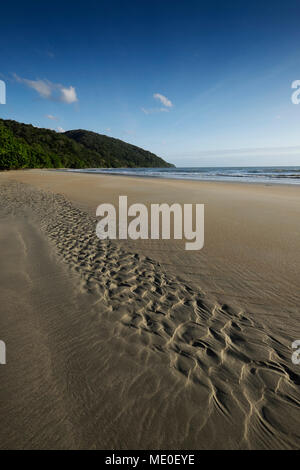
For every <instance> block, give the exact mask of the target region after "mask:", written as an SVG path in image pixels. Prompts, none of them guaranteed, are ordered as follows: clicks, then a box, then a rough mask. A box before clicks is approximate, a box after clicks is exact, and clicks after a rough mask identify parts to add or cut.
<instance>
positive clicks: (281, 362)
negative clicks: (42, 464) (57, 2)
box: [0, 170, 300, 449]
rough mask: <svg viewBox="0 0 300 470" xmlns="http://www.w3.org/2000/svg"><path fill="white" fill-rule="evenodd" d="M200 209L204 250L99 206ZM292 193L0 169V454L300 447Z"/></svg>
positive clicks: (296, 220)
mask: <svg viewBox="0 0 300 470" xmlns="http://www.w3.org/2000/svg"><path fill="white" fill-rule="evenodd" d="M119 195H127V196H128V199H129V203H132V202H144V203H148V204H149V203H152V202H160V203H162V202H167V203H173V202H179V203H187V202H193V203H204V204H205V211H206V217H205V223H206V225H205V247H204V249H203V250H201V251H200V252H187V251H185V250H184V246H183V243H182V242H180V241H158V240H155V241H151V240H144V241H122V242H121V241H118V242H117V241H99V240H98V239H97V237H96V235H95V225H96V219H95V210H96V207H97V205H98V204H100V203H103V202H111V203H115V204H117V200H118V196H119ZM299 196H300V188H297V187H291V186H271V185H268V186H265V185H246V184H243V185H242V184H223V183H202V182H201V183H199V182H187V181H174V180H157V179H146V178H129V177H119V176H107V175H84V174H75V173H57V172H51V171H42V170H34V171H18V172H9V173H1V174H0V239H1V240H0V250H1V268H2V269H1V272H0V299H1V307H0V309H1V316H0V339H2V340H4V341H5V342H6V346H7V364H6V365H2V366H0V377H1V389H0V419H1V427H0V448H2V449H7V448H19V449H20V448H22V449H23V448H25V449H32V448H39V449H52V448H59V449H60V448H64V449H78V448H83V449H90V448H100V449H216V448H218V449H222V448H225V449H226V448H227V449H231V448H232V449H247V448H250V449H264V448H273V449H279V448H288V449H292V448H299V445H300V408H299V404H300V393H299V385H300V375H299V374H300V366H299V365H295V364H293V363H292V361H291V355H292V348H291V343H292V341H294V340H295V339H300V322H299V304H300V292H299V285H300V250H299V247H300V242H299V233H300V204H299Z"/></svg>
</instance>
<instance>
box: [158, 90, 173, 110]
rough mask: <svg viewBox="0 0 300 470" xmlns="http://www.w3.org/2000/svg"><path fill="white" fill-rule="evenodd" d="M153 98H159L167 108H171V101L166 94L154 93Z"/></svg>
mask: <svg viewBox="0 0 300 470" xmlns="http://www.w3.org/2000/svg"><path fill="white" fill-rule="evenodd" d="M153 98H155V99H156V100H159V101H160V102H161V103H162V104H163V105H164V106H166V107H167V108H172V106H173V103H172V101H170V100H169V99H168V98H167V97H166V96H164V95H161V94H160V93H154V95H153Z"/></svg>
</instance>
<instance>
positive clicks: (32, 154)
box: [0, 119, 172, 170]
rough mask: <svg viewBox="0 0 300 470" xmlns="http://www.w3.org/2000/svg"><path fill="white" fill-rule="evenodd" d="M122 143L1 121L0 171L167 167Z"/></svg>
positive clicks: (82, 133)
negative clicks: (19, 169)
mask: <svg viewBox="0 0 300 470" xmlns="http://www.w3.org/2000/svg"><path fill="white" fill-rule="evenodd" d="M169 166H172V165H170V164H169V163H167V162H165V161H164V160H163V159H162V158H160V157H158V156H156V155H154V154H153V153H151V152H148V151H146V150H143V149H141V148H139V147H136V146H134V145H131V144H127V143H126V142H123V141H122V140H118V139H114V138H112V137H108V136H105V135H100V134H96V133H95V132H89V131H85V130H74V131H68V132H64V133H57V132H55V131H52V130H50V129H40V128H37V127H34V126H32V125H30V124H21V123H19V122H16V121H10V120H3V119H0V169H1V170H10V169H18V168H120V167H123V168H124V167H125V168H130V167H131V168H133V167H169Z"/></svg>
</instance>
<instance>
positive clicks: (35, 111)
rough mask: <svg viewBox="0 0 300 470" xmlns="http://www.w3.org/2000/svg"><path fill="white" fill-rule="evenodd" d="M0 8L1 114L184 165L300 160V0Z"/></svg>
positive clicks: (36, 3)
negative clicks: (299, 100)
mask: <svg viewBox="0 0 300 470" xmlns="http://www.w3.org/2000/svg"><path fill="white" fill-rule="evenodd" d="M0 13H1V15H0V58H1V61H0V79H1V80H2V81H4V82H5V84H6V104H0V117H1V118H3V119H14V120H17V121H20V122H25V123H31V124H33V125H34V126H39V127H46V128H51V129H55V130H56V131H57V132H63V131H64V130H70V129H79V128H81V129H88V130H92V131H94V132H98V133H101V134H106V135H110V136H112V137H116V138H119V139H122V140H125V141H126V142H130V143H133V144H135V145H138V146H140V147H143V148H145V149H147V150H150V151H152V152H154V153H156V154H157V155H159V156H161V157H163V158H165V159H166V160H168V161H169V162H172V163H175V164H176V165H177V166H238V165H242V166H252V165H254V166H255V165H300V104H299V105H296V104H293V103H292V100H291V97H292V93H293V92H294V91H295V90H293V89H292V88H291V86H292V83H293V82H294V81H295V80H300V27H299V22H300V21H299V17H300V2H299V1H294V0H290V1H289V2H284V1H283V0H280V1H278V0H272V1H263V0H260V1H256V0H253V1H252V2H246V1H241V0H239V1H231V0H228V1H226V2H225V1H215V0H209V1H201V0H197V1H193V0H185V1H182V0H181V1H177V0H172V1H169V0H160V1H157V0H151V1H149V0H139V1H131V0H128V1H126V2H125V1H124V0H122V1H117V0H110V1H107V0H106V1H102V0H97V1H92V0H85V1H82V0H76V2H74V1H69V0H63V1H61V0H60V1H59V2H58V1H56V0H52V1H51V2H42V1H40V0H27V1H26V2H24V1H14V0H11V1H10V2H5V3H3V2H2V3H1V7H0ZM299 97H300V95H299Z"/></svg>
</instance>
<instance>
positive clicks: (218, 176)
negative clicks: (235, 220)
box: [64, 166, 300, 184]
mask: <svg viewBox="0 0 300 470" xmlns="http://www.w3.org/2000/svg"><path fill="white" fill-rule="evenodd" d="M64 171H76V172H82V173H101V174H103V173H105V174H106V173H108V174H117V175H127V176H147V177H152V178H172V179H183V180H197V181H237V182H245V183H276V184H300V166H286V167H284V166H273V167H206V168H205V167H179V168H88V169H78V170H77V169H74V170H73V169H72V170H71V169H69V170H64Z"/></svg>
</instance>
